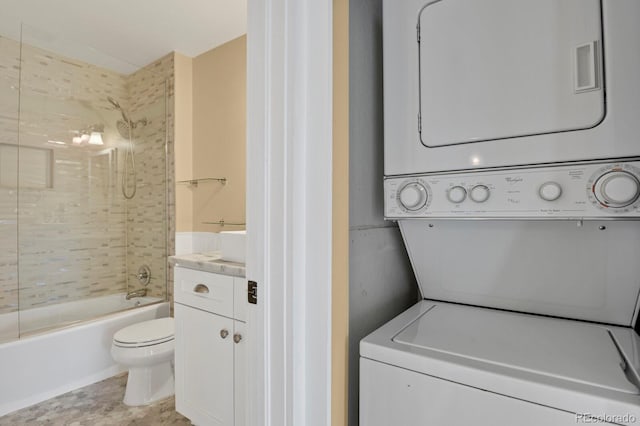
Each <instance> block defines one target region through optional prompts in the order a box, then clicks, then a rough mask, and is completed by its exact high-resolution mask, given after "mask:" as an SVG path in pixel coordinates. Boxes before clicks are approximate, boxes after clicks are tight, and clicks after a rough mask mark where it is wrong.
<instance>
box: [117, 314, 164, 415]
mask: <svg viewBox="0 0 640 426" xmlns="http://www.w3.org/2000/svg"><path fill="white" fill-rule="evenodd" d="M174 330H175V327H174V322H173V318H159V319H154V320H150V321H144V322H141V323H138V324H133V325H130V326H128V327H125V328H123V329H121V330H119V331H118V332H116V333H115V334H114V336H113V343H112V345H111V356H112V357H113V359H114V360H115V361H116V362H117V363H119V364H122V365H124V366H126V367H128V368H129V378H128V380H127V389H126V391H125V394H124V403H125V404H126V405H130V406H136V405H148V404H151V403H153V402H155V401H159V400H161V399H163V398H166V397H169V396H172V395H173V394H174V378H173V354H174Z"/></svg>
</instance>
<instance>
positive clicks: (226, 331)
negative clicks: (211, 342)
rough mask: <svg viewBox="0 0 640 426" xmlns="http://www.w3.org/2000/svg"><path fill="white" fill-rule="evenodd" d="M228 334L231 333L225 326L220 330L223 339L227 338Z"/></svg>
mask: <svg viewBox="0 0 640 426" xmlns="http://www.w3.org/2000/svg"><path fill="white" fill-rule="evenodd" d="M228 335H229V330H227V329H224V328H223V329H222V330H220V337H222V338H223V339H226V338H227V336H228ZM233 338H234V340H235V336H233Z"/></svg>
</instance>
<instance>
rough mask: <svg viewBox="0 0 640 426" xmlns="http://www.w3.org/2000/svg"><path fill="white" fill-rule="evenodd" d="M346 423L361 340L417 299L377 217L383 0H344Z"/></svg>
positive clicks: (398, 251)
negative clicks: (346, 46) (346, 47)
mask: <svg viewBox="0 0 640 426" xmlns="http://www.w3.org/2000/svg"><path fill="white" fill-rule="evenodd" d="M349 105H350V106H349V240H350V244H349V425H350V426H356V425H357V424H358V397H359V393H358V384H359V368H358V367H359V364H358V360H359V350H358V349H359V348H358V345H359V342H360V340H361V339H362V338H363V337H365V336H366V335H367V334H369V333H370V332H372V331H373V330H375V329H376V328H377V327H379V326H380V325H382V324H384V323H385V322H386V321H388V320H390V319H391V318H393V317H395V316H396V315H397V314H399V313H401V312H402V311H403V310H404V309H405V308H407V307H409V306H411V305H412V304H413V303H415V302H416V301H417V286H416V283H415V278H414V275H413V272H412V270H411V266H410V264H409V259H408V257H407V254H406V251H405V248H404V245H403V243H402V238H401V236H400V232H399V230H398V227H397V226H396V225H395V224H394V223H392V222H387V221H385V220H384V219H383V194H382V179H383V160H384V158H383V111H382V109H383V108H382V0H350V1H349Z"/></svg>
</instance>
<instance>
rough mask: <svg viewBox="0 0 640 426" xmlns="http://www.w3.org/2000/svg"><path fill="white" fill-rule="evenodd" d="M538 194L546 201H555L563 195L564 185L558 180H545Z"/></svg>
mask: <svg viewBox="0 0 640 426" xmlns="http://www.w3.org/2000/svg"><path fill="white" fill-rule="evenodd" d="M538 194H539V195H540V198H542V199H543V200H545V201H555V200H557V199H558V198H560V196H561V195H562V187H561V186H560V184H559V183H557V182H545V183H543V184H542V185H540V189H538Z"/></svg>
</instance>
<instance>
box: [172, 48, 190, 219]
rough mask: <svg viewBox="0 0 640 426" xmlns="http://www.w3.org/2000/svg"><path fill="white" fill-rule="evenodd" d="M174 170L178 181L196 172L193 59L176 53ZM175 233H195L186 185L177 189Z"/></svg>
mask: <svg viewBox="0 0 640 426" xmlns="http://www.w3.org/2000/svg"><path fill="white" fill-rule="evenodd" d="M174 61H175V171H176V181H185V180H190V179H191V178H192V173H193V60H192V59H191V58H189V57H187V56H184V55H181V54H179V53H176V54H175V57H174ZM176 230H177V231H178V232H190V231H193V191H191V190H190V189H189V187H188V186H187V185H184V184H178V186H177V187H176Z"/></svg>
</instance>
